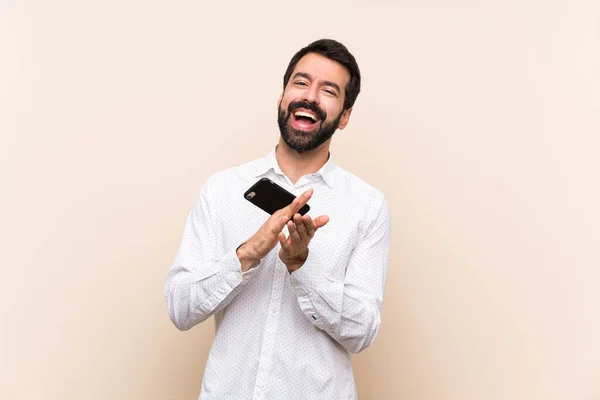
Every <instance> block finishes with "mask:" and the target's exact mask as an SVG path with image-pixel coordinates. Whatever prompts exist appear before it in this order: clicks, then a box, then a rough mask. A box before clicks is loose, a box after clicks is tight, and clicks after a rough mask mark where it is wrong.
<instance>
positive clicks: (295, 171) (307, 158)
mask: <svg viewBox="0 0 600 400" xmlns="http://www.w3.org/2000/svg"><path fill="white" fill-rule="evenodd" d="M329 143H330V142H329V141H327V142H325V143H323V144H322V145H321V146H319V147H318V148H316V149H314V150H309V151H305V152H303V153H298V152H297V151H296V150H294V149H292V148H291V147H289V146H288V145H287V144H286V143H285V142H284V140H283V139H282V138H279V144H278V145H277V149H276V151H275V157H276V158H277V163H278V164H279V168H281V171H282V172H283V173H284V174H285V175H286V176H287V177H288V178H290V180H291V181H292V183H296V182H298V180H299V179H300V178H301V177H302V176H304V175H308V174H314V173H316V172H317V171H319V170H320V169H321V168H322V167H323V165H325V163H326V162H327V160H328V159H329Z"/></svg>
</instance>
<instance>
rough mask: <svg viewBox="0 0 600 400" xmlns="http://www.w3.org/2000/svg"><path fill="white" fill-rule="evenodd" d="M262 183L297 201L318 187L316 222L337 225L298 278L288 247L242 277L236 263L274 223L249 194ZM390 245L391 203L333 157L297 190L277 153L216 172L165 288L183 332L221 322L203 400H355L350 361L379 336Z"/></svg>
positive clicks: (325, 233)
mask: <svg viewBox="0 0 600 400" xmlns="http://www.w3.org/2000/svg"><path fill="white" fill-rule="evenodd" d="M264 176H266V177H268V178H270V179H271V180H273V181H274V182H276V183H278V184H279V185H281V186H283V187H284V188H286V189H287V190H289V191H290V192H292V193H293V194H294V195H296V196H298V195H300V194H301V193H302V192H304V191H305V190H307V189H308V188H310V187H312V188H314V194H313V196H312V198H311V199H310V200H309V202H308V204H309V205H310V212H309V215H311V216H312V217H313V218H316V217H317V216H319V215H328V216H329V217H330V221H329V223H328V224H327V225H325V226H324V227H322V228H321V229H319V230H318V231H317V232H316V234H315V236H314V238H313V239H312V241H311V243H310V244H309V256H308V259H307V260H306V262H305V263H304V265H303V266H302V267H301V268H300V269H299V270H297V271H295V272H293V273H291V274H290V273H289V272H288V271H287V268H286V266H285V264H284V263H283V262H282V261H281V260H280V259H279V256H278V252H279V248H280V245H279V244H277V246H276V247H275V248H274V249H273V250H272V251H271V252H270V253H269V254H268V255H267V256H266V257H265V258H264V259H262V260H261V262H260V263H259V264H258V265H257V266H256V267H254V268H252V269H250V270H249V271H247V272H244V273H242V272H241V265H240V261H239V259H238V258H237V255H236V248H237V247H238V246H239V245H240V244H241V243H243V242H244V241H245V240H247V239H248V238H250V237H251V236H252V235H253V234H255V233H256V232H257V231H258V229H259V228H260V226H261V225H262V224H263V223H264V222H265V221H266V220H267V219H268V217H269V214H267V213H266V212H264V211H263V210H261V209H260V208H258V207H256V206H255V205H253V204H252V203H250V202H249V201H247V200H246V199H245V198H244V196H243V194H244V192H245V191H246V190H247V189H248V188H250V186H252V184H254V183H255V182H256V181H257V180H258V179H260V178H261V177H264ZM286 228H287V227H286ZM285 233H286V235H287V229H286V230H285ZM389 244H390V212H389V206H388V203H387V200H386V199H385V197H384V196H383V194H382V193H381V192H379V191H378V190H377V189H375V188H373V187H372V186H369V185H368V184H366V183H365V182H363V181H362V180H360V179H359V178H358V177H356V176H354V175H352V174H351V173H349V172H347V171H345V170H344V169H342V168H340V167H338V166H336V164H335V163H334V162H333V160H332V159H331V157H330V159H329V160H328V162H327V163H326V164H325V165H324V166H323V167H322V168H321V170H320V171H319V172H317V173H316V174H312V175H306V176H303V177H302V178H301V179H300V180H299V181H298V182H297V183H296V184H295V185H294V184H292V182H291V181H290V180H289V179H288V178H287V177H286V176H285V175H284V174H283V172H282V171H281V169H280V168H279V165H278V163H277V160H276V157H275V151H274V150H273V151H271V152H270V153H269V154H268V155H267V156H266V157H265V158H262V159H259V160H255V161H252V162H249V163H247V164H245V165H242V166H238V167H234V168H230V169H227V170H225V171H222V172H219V173H217V174H215V175H213V176H211V177H210V178H209V179H208V180H207V181H206V182H205V184H204V185H203V186H202V188H201V190H200V195H199V197H198V199H197V201H196V202H195V204H194V205H193V207H192V209H191V212H190V214H189V217H188V219H187V223H186V227H185V232H184V235H183V239H182V242H181V246H180V248H179V252H178V253H177V256H176V258H175V260H174V262H173V265H172V267H171V269H170V271H169V274H168V276H167V278H166V282H165V298H166V301H167V305H168V309H169V316H170V318H171V320H172V321H173V323H174V324H175V325H176V326H177V328H179V329H181V330H187V329H190V328H191V327H193V326H194V325H196V324H198V323H199V322H201V321H204V320H205V319H207V318H209V317H210V316H211V315H214V316H215V324H216V336H215V340H214V342H213V345H212V348H211V350H210V354H209V357H208V362H207V364H206V368H205V371H204V379H203V381H202V390H201V393H200V399H202V400H217V399H219V400H237V399H239V400H247V399H255V400H259V399H265V400H266V399H269V400H276V399H277V400H278V399H281V400H295V399H310V400H316V399H335V400H341V399H356V389H355V385H354V378H353V375H352V364H351V359H350V354H351V353H357V352H359V351H361V350H363V349H365V348H366V347H368V346H369V345H370V344H371V343H372V342H373V340H374V339H375V335H376V334H377V331H378V329H379V323H380V320H381V318H380V311H381V304H382V300H383V293H384V286H385V280H386V274H387V265H388V258H389Z"/></svg>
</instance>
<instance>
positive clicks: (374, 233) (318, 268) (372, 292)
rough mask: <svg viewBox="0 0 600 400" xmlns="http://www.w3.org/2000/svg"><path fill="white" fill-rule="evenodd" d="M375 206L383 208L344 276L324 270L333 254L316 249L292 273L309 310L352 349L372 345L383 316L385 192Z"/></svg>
mask: <svg viewBox="0 0 600 400" xmlns="http://www.w3.org/2000/svg"><path fill="white" fill-rule="evenodd" d="M374 208H375V209H376V210H378V211H375V212H374V213H373V214H371V215H375V217H374V219H373V220H372V221H371V223H370V225H369V228H368V229H367V231H366V232H365V233H364V234H363V235H362V237H361V238H360V239H359V242H358V244H357V245H356V247H355V248H354V250H353V251H352V254H351V255H350V258H349V262H348V266H347V269H346V275H345V277H344V279H343V280H336V279H334V278H332V277H331V276H328V275H327V274H326V273H325V272H323V271H327V268H325V266H326V265H327V255H326V254H315V252H312V251H310V249H309V255H308V258H307V260H306V261H305V263H304V265H303V266H302V267H301V268H300V269H298V270H296V271H294V272H293V273H292V274H291V284H292V286H293V287H294V290H295V292H296V295H297V298H298V304H299V305H300V308H301V309H302V311H303V312H304V314H306V316H307V317H308V319H309V320H310V321H311V322H312V323H313V324H314V325H315V326H316V327H317V328H319V329H322V330H324V331H325V332H327V333H328V334H329V335H330V336H331V337H332V338H333V339H335V340H336V341H337V342H339V343H340V344H341V345H342V346H343V347H344V348H345V349H346V350H347V351H348V352H350V353H358V352H360V351H362V350H364V349H366V348H367V347H368V346H370V345H371V343H373V341H374V339H375V336H376V335H377V331H378V330H379V324H380V322H381V306H382V302H383V292H384V288H385V280H386V276H387V268H388V262H389V246H390V210H389V205H388V203H387V200H386V199H385V197H383V196H382V199H381V201H379V202H377V204H376V205H375V206H374ZM317 235H318V232H317ZM315 239H316V240H318V238H316V237H315ZM315 239H313V240H315ZM309 247H310V245H309Z"/></svg>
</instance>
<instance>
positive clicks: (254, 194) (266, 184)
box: [244, 178, 310, 215]
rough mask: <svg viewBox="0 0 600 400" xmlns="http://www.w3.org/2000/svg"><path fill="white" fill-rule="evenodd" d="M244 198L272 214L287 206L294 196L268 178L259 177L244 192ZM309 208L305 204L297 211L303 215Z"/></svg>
mask: <svg viewBox="0 0 600 400" xmlns="http://www.w3.org/2000/svg"><path fill="white" fill-rule="evenodd" d="M244 198H245V199H246V200H248V201H249V202H250V203H252V204H254V205H255V206H257V207H259V208H261V209H262V210H264V211H266V212H268V213H269V214H271V215H272V214H273V213H274V212H275V211H277V210H279V209H281V208H283V207H286V206H288V205H289V204H290V203H291V202H292V201H294V199H295V198H296V196H294V195H293V194H292V193H290V192H288V191H287V190H285V189H284V188H282V187H281V186H279V185H278V184H276V183H275V182H273V181H272V180H270V179H269V178H261V179H260V180H259V181H258V182H256V183H255V184H254V185H252V187H251V188H250V189H248V190H247V191H246V193H244ZM309 210H310V207H309V205H308V204H305V205H304V206H303V207H302V208H301V209H300V210H299V211H298V213H299V214H300V215H304V214H306V213H307V212H308V211H309Z"/></svg>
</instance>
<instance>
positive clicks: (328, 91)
mask: <svg viewBox="0 0 600 400" xmlns="http://www.w3.org/2000/svg"><path fill="white" fill-rule="evenodd" d="M325 93H327V94H330V95H332V96H335V92H334V91H333V90H331V89H325Z"/></svg>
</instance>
